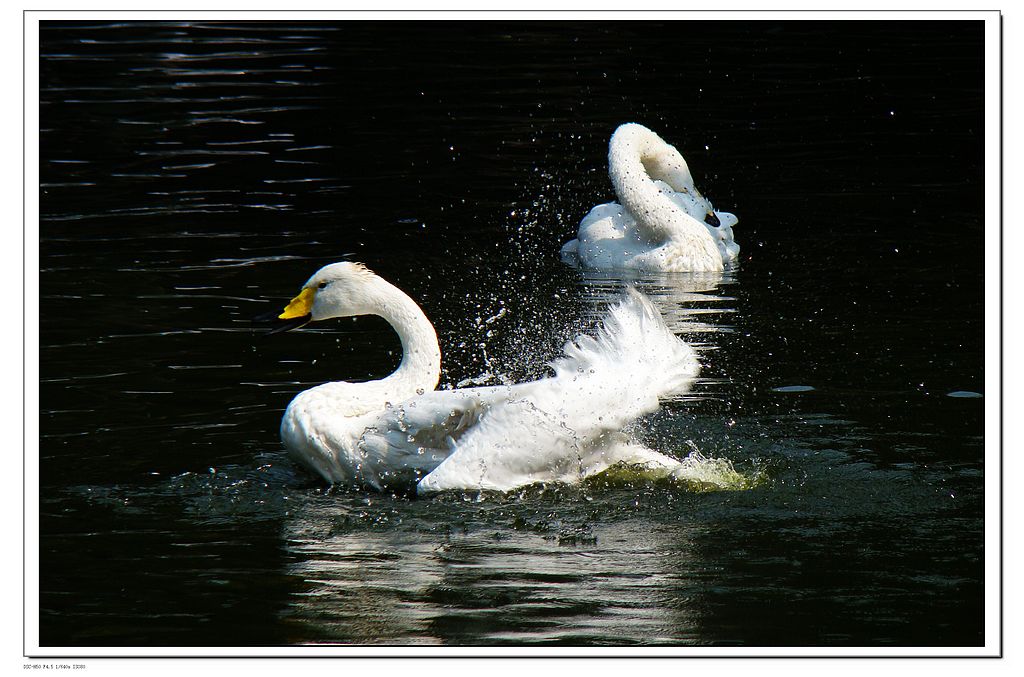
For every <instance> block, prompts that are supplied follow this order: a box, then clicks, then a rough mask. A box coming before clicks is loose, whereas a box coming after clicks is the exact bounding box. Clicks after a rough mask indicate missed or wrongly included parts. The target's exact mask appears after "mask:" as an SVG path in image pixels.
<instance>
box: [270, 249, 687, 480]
mask: <svg viewBox="0 0 1024 677" xmlns="http://www.w3.org/2000/svg"><path fill="white" fill-rule="evenodd" d="M353 315H380V316H381V317H383V318H384V319H386V320H387V321H388V322H389V323H390V324H391V326H392V327H393V328H394V329H395V331H396V332H397V333H398V336H399V338H400V339H401V342H402V348H403V351H404V354H403V356H402V361H401V364H400V365H399V366H398V369H397V370H396V371H395V372H394V373H392V374H391V375H390V376H388V377H387V378H383V379H380V380H377V381H369V382H366V383H347V382H344V381H336V382H332V383H325V384H323V385H320V386H317V387H315V388H311V389H309V390H306V391H304V392H302V393H299V394H298V395H297V396H296V397H295V399H293V400H292V402H291V404H289V405H288V409H287V411H285V414H284V418H283V420H282V421H281V439H282V441H283V442H284V445H285V447H287V449H288V451H289V453H290V454H291V456H292V457H293V458H295V459H296V460H297V461H299V462H300V463H302V464H303V465H305V466H307V467H309V468H310V469H312V470H313V471H315V472H316V473H318V474H319V475H321V476H322V477H323V478H324V479H325V480H327V481H328V482H332V483H335V482H337V483H353V484H359V485H362V486H369V487H373V488H376V489H384V488H399V489H400V488H411V487H413V486H415V487H416V490H417V491H418V492H419V493H421V494H425V493H430V492H435V491H441V490H446V489H468V490H476V489H488V490H498V491H507V490H510V489H513V488H516V487H519V486H523V485H527V484H533V483H537V482H552V481H558V482H573V481H577V480H579V479H581V478H583V477H587V476H590V475H593V474H595V473H598V472H601V471H603V470H605V469H607V468H609V467H610V466H612V465H615V464H618V463H627V464H637V465H642V466H645V468H646V469H648V470H651V471H656V472H664V473H665V474H669V473H677V472H678V473H683V474H684V475H685V474H686V473H689V472H691V471H693V470H694V468H693V464H692V463H689V464H687V463H685V462H684V463H680V462H678V461H676V460H674V459H672V458H669V457H668V456H665V455H663V454H660V453H658V452H655V451H652V450H650V449H646V448H644V447H642V446H640V445H638V444H636V443H634V442H631V441H630V440H629V439H628V438H627V437H626V436H625V435H624V434H623V433H622V432H620V431H621V430H622V428H623V426H625V425H626V424H628V423H629V422H631V421H633V420H634V419H636V418H637V417H639V416H641V415H643V414H646V413H649V412H652V411H655V410H656V409H657V407H658V399H659V398H661V397H665V396H669V395H673V394H681V393H684V392H686V391H687V390H689V387H690V385H691V384H692V382H693V380H694V378H695V377H696V375H697V372H698V370H699V365H698V362H697V358H696V355H695V354H694V351H693V349H692V348H691V347H690V346H689V345H687V344H686V343H685V342H683V341H681V340H680V339H678V338H676V336H675V335H673V334H672V332H671V331H669V330H668V329H667V328H666V327H665V324H664V322H663V321H662V318H661V316H660V314H659V313H658V311H657V309H655V308H654V306H653V305H651V303H650V301H648V300H647V299H646V298H645V297H644V296H642V295H641V294H640V293H639V292H637V291H635V290H632V289H630V290H629V291H628V292H627V294H626V295H625V297H624V298H623V299H622V300H621V301H620V302H619V303H618V304H616V305H614V306H613V307H612V308H610V310H609V311H608V314H607V316H606V318H605V320H604V323H603V326H602V327H601V328H600V329H599V331H598V333H597V336H596V337H593V338H592V337H590V336H585V335H584V336H579V337H577V338H576V339H575V341H573V342H570V343H567V344H566V346H565V348H564V355H563V356H561V357H560V358H559V359H557V360H556V361H555V362H553V363H551V365H550V366H551V367H552V368H553V370H554V375H553V376H550V377H548V378H542V379H540V380H538V381H532V382H529V383H522V384H518V385H513V386H495V387H480V388H466V389H459V390H438V391H435V390H434V388H435V387H436V386H437V383H438V379H439V378H440V374H441V352H440V349H439V348H438V343H437V335H436V334H435V333H434V328H433V326H432V325H431V324H430V321H429V320H428V319H427V317H426V316H425V315H424V314H423V311H421V310H420V308H419V306H417V305H416V303H415V302H414V301H413V300H412V299H411V298H409V297H408V296H407V295H406V294H405V293H403V292H402V291H401V290H399V289H398V288H397V287H395V286H393V285H391V284H390V283H388V282H386V281H385V280H383V279H382V278H380V277H378V276H377V275H375V274H373V273H372V272H370V271H369V270H368V269H367V268H366V267H364V266H363V265H361V264H358V263H349V262H343V263H334V264H331V265H328V266H325V267H324V268H321V269H320V270H319V271H317V273H316V274H315V275H313V277H311V278H310V279H309V281H308V282H306V284H305V286H304V287H303V288H302V292H301V293H300V294H299V295H298V296H296V297H295V298H294V299H293V300H292V301H291V302H290V303H289V304H288V306H287V307H286V308H285V310H284V312H283V313H281V314H280V315H279V316H278V318H279V320H280V326H279V327H278V328H276V329H275V330H274V332H275V333H276V332H277V331H284V330H288V329H294V328H296V327H299V326H302V325H303V324H306V323H307V322H310V321H313V320H325V319H329V318H333V317H348V316H353ZM696 470H697V471H699V469H696Z"/></svg>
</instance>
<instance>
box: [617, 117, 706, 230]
mask: <svg viewBox="0 0 1024 677" xmlns="http://www.w3.org/2000/svg"><path fill="white" fill-rule="evenodd" d="M608 176H609V177H610V178H611V181H612V185H613V186H614V187H615V194H616V195H617V196H618V198H619V202H620V203H621V204H622V206H624V207H625V208H626V209H628V210H629V211H630V213H631V214H632V215H633V217H634V218H635V219H636V221H637V223H638V224H640V225H641V226H642V228H643V229H644V230H645V231H646V232H647V234H648V236H649V237H650V238H651V239H652V240H654V241H665V240H668V239H671V238H674V237H679V236H680V235H692V236H695V237H698V238H700V239H702V240H703V239H707V240H708V241H709V242H710V241H711V238H710V235H709V234H708V231H707V228H706V227H705V226H704V224H702V223H699V222H697V221H696V220H694V219H693V218H692V217H691V216H690V215H689V214H687V213H686V212H685V211H683V210H682V209H681V208H680V207H679V206H678V205H677V204H675V203H674V202H673V201H672V200H671V199H670V198H669V197H668V196H667V195H665V194H663V193H662V192H661V191H660V190H658V186H656V185H655V183H654V181H655V180H659V181H664V182H665V183H667V184H668V185H669V186H671V187H672V189H673V190H675V191H676V192H679V193H688V194H690V195H693V196H694V197H696V198H698V199H701V200H703V198H702V197H701V195H700V193H698V192H697V188H696V187H695V186H694V185H693V177H692V176H691V175H690V168H689V167H687V166H686V160H684V159H683V156H682V155H680V154H679V151H677V150H676V149H675V147H673V146H670V145H669V144H667V143H665V142H664V141H663V140H662V139H661V137H660V136H658V135H657V134H655V133H654V132H652V131H651V130H649V129H647V128H646V127H643V126H641V125H637V124H626V125H622V126H621V127H619V128H618V129H617V130H615V134H613V135H612V140H611V143H610V144H609V145H608Z"/></svg>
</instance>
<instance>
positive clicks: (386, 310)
mask: <svg viewBox="0 0 1024 677" xmlns="http://www.w3.org/2000/svg"><path fill="white" fill-rule="evenodd" d="M375 282H376V284H375V289H374V292H375V293H374V294H373V298H372V299H371V301H370V304H371V307H370V308H369V309H368V311H369V314H373V315H380V316H381V317H383V318H384V319H385V320H387V321H388V324H390V325H391V327H392V328H393V329H394V330H395V332H396V333H397V334H398V338H399V339H401V341H402V362H401V364H399V365H398V369H396V370H395V371H394V372H393V373H392V374H391V375H390V376H388V377H387V378H384V379H381V380H380V381H379V383H380V384H382V385H386V386H388V387H389V388H390V387H394V389H395V390H396V391H397V393H398V394H400V395H404V396H408V397H411V396H412V395H414V394H417V391H421V390H422V391H430V390H434V388H436V387H437V383H438V381H439V380H440V379H441V348H440V346H438V344H437V333H436V332H435V331H434V326H433V325H432V324H430V320H428V319H427V316H426V315H424V314H423V311H422V310H420V307H419V306H418V305H416V302H415V301H413V300H412V299H411V298H409V297H408V296H407V295H406V294H405V292H403V291H402V290H400V289H399V288H398V287H395V286H394V285H392V284H390V283H388V282H386V281H384V280H383V279H381V278H377V280H376V281H375Z"/></svg>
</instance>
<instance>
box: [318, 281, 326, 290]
mask: <svg viewBox="0 0 1024 677" xmlns="http://www.w3.org/2000/svg"><path fill="white" fill-rule="evenodd" d="M325 287H327V283H326V282H321V283H320V284H318V285H317V286H316V288H317V289H324V288H325Z"/></svg>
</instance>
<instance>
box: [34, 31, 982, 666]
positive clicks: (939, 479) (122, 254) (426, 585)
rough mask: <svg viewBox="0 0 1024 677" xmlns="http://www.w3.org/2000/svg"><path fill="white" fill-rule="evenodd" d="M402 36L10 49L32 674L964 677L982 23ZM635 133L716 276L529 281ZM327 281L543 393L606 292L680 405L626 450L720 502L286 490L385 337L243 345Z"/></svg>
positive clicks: (977, 539)
mask: <svg viewBox="0 0 1024 677" xmlns="http://www.w3.org/2000/svg"><path fill="white" fill-rule="evenodd" d="M431 28H432V30H430V31H424V30H423V28H422V25H419V24H416V23H410V22H389V24H388V26H387V30H386V31H382V30H381V29H380V28H379V27H378V26H376V25H375V24H372V23H367V22H338V23H297V22H289V23H282V24H268V23H244V24H233V23H232V24H227V23H216V22H203V23H191V22H173V23H104V22H89V23H82V22H78V23H69V24H48V25H44V28H43V31H42V42H41V45H42V47H41V51H42V57H41V59H40V74H41V76H40V77H41V90H40V99H41V100H40V118H41V125H42V128H41V130H40V172H41V180H42V183H41V186H40V211H41V214H40V245H39V246H40V266H41V271H40V272H41V275H40V295H41V303H42V306H43V312H42V313H41V317H40V337H41V339H40V340H41V345H40V357H41V359H40V376H41V383H40V392H41V401H40V417H41V438H40V449H39V452H40V468H41V477H40V495H41V496H42V497H43V498H42V501H41V505H40V513H41V514H40V532H41V533H40V580H41V589H40V595H39V599H40V634H41V638H42V643H43V644H44V645H50V646H52V645H86V646H90V645H99V646H102V645H110V646H117V645H142V646H146V645H159V646H188V645H224V646H233V645H243V646H245V645H277V644H289V643H311V642H312V643H320V642H345V643H374V644H376V643H391V644H395V643H402V644H405V643H415V644H444V643H448V644H504V643H520V642H531V643H534V642H535V643H565V644H584V645H601V644H633V643H636V644H647V643H672V644H708V645H717V646H723V645H726V646H727V645H734V644H742V645H747V646H769V645H781V646H797V645H804V644H811V645H829V646H854V645H868V646H877V645H895V646H914V645H961V644H962V645H977V644H978V643H980V642H981V639H982V632H983V630H984V628H983V623H982V611H983V607H982V601H981V599H982V593H983V592H984V585H983V580H982V575H981V573H982V565H983V562H984V555H985V553H984V550H983V542H982V527H983V523H984V522H983V501H984V498H985V497H984V492H983V481H984V472H985V467H984V462H983V454H984V450H985V443H986V440H985V439H984V437H983V434H982V429H983V428H982V423H983V420H984V419H983V408H982V406H983V404H984V394H985V385H986V383H985V375H984V372H983V369H982V364H983V358H984V353H983V350H982V347H981V346H982V337H983V331H982V310H983V308H982V304H981V302H980V289H981V284H982V282H983V279H984V275H983V270H982V268H981V263H982V260H983V257H982V256H981V253H982V241H981V233H982V220H981V214H982V213H983V209H982V206H983V205H982V194H981V188H982V186H983V181H982V179H983V176H982V173H981V170H980V167H981V157H982V154H981V150H980V146H979V145H978V139H979V138H980V137H979V135H978V134H979V133H978V130H980V129H981V128H982V126H981V112H982V107H981V102H980V98H979V96H978V93H979V92H980V91H981V85H980V82H981V81H980V77H979V76H978V73H979V72H980V71H979V70H978V69H979V68H980V64H981V63H982V55H981V50H980V44H981V43H980V27H978V28H977V29H975V28H973V27H971V26H968V25H966V24H962V23H960V22H955V21H954V22H941V25H938V24H937V25H933V26H925V25H916V24H912V23H907V22H902V23H900V22H896V23H889V22H870V23H865V24H860V23H855V24H849V25H846V26H844V27H837V26H835V25H831V24H829V25H821V24H817V23H814V22H797V23H793V24H787V23H784V22H773V23H771V24H753V23H746V22H741V21H737V22H726V23H724V24H703V25H702V26H701V30H699V31H689V32H688V39H687V40H686V41H685V42H681V41H680V40H679V34H680V31H679V25H678V24H671V23H670V24H667V25H666V24H652V23H648V22H624V23H615V22H611V23H600V22H598V23H590V24H588V25H587V26H586V27H585V28H582V27H579V26H570V25H566V24H557V23H554V24H547V23H534V24H523V23H511V24H509V23H506V22H503V23H501V24H500V25H490V24H488V25H478V24H460V25H455V24H452V25H448V24H440V23H438V24H434V25H432V27H431ZM640 45H642V46H643V48H642V49H641V48H640V47H639V46H640ZM679 64H686V67H685V68H681V67H680V66H679ZM727 75H728V77H726V76H727ZM971 83H974V84H971ZM711 102H713V104H712V105H709V104H711ZM627 120H635V121H638V122H642V123H647V124H649V125H650V126H652V127H657V128H658V129H659V131H662V132H663V134H664V136H665V138H671V139H673V143H674V144H675V145H677V147H679V148H680V150H681V151H682V152H683V154H684V155H685V156H686V157H687V158H688V159H690V160H692V165H693V166H694V167H700V168H703V170H704V171H706V172H707V174H706V175H705V176H696V177H695V180H696V182H697V184H698V185H701V186H708V190H709V192H712V193H713V194H714V195H716V196H719V195H721V196H722V197H721V198H720V199H721V200H723V202H727V203H728V204H734V205H736V212H737V213H738V215H739V216H740V217H741V218H742V224H743V225H742V233H738V234H737V236H738V237H739V238H740V241H741V243H742V245H743V247H744V250H743V255H742V257H741V258H742V261H741V263H740V266H739V267H738V268H737V269H736V270H730V271H726V272H725V273H722V274H718V275H711V276H707V275H682V274H676V275H640V276H635V277H633V278H625V277H621V276H618V275H606V274H605V275H602V274H591V273H586V274H583V273H580V272H578V271H576V270H573V269H571V268H568V267H566V266H563V265H561V263H560V262H559V260H558V251H559V248H560V247H561V245H562V243H564V242H565V241H566V240H567V239H569V238H570V237H571V235H572V233H574V232H575V231H576V228H577V227H578V224H579V221H580V219H581V218H583V216H584V215H585V213H586V211H587V210H588V209H589V207H590V206H591V205H593V204H595V203H598V202H600V201H602V200H607V199H611V197H612V196H611V194H610V187H609V183H608V179H607V172H606V167H605V162H606V154H607V143H608V137H609V134H610V133H611V131H612V130H613V129H614V128H615V126H617V125H618V124H619V123H621V122H624V121H627ZM837 129H841V130H842V132H843V133H842V134H837V133H836V130H837ZM936 138H941V139H942V143H941V144H939V143H936V142H935V139H936ZM950 163H953V164H954V165H955V166H957V167H959V168H960V171H959V172H958V173H957V175H956V176H951V175H950V173H949V171H948V167H949V166H950ZM951 191H955V193H956V194H957V195H958V200H957V201H956V204H952V205H951V204H950V203H949V201H948V200H947V199H946V198H947V196H948V195H949V194H950V192H951ZM913 232H921V233H924V232H926V233H927V234H928V237H921V238H909V239H908V237H907V235H906V234H907V233H913ZM810 241H813V248H809V247H808V242H810ZM341 259H349V260H360V261H363V262H364V263H366V264H367V265H369V266H370V267H371V268H372V269H374V270H375V271H376V272H377V273H379V274H381V275H382V276H383V277H385V278H386V279H388V280H389V281H391V282H393V283H395V284H396V285H397V286H399V287H400V288H402V289H403V290H405V291H407V292H408V293H409V294H410V295H411V296H412V297H413V298H415V299H416V300H417V301H418V302H419V303H420V304H421V305H422V307H423V308H424V311H425V312H426V313H427V315H428V317H430V319H431V320H432V322H433V323H434V325H435V327H436V328H437V331H438V335H439V339H440V343H441V346H442V352H443V355H444V361H443V370H444V373H443V376H442V384H445V385H447V386H454V385H455V384H458V383H460V382H465V383H496V382H502V381H504V380H508V381H524V380H528V379H533V378H537V377H539V376H541V375H543V374H545V373H546V370H547V367H546V366H545V365H546V362H547V361H548V360H549V359H551V358H552V357H554V356H555V355H556V354H557V352H558V351H559V349H560V347H561V345H562V344H563V343H564V341H566V340H568V339H569V338H571V337H572V336H574V335H575V334H577V333H578V332H580V331H585V330H587V329H589V328H592V327H593V325H594V323H595V322H596V320H597V318H598V317H599V315H600V312H601V311H602V309H603V308H604V307H605V306H606V305H607V304H608V303H609V302H611V301H612V300H614V299H615V298H616V297H617V295H618V294H619V293H620V292H621V289H622V287H623V286H624V285H626V284H635V285H636V286H637V287H638V288H640V289H641V290H642V291H644V292H645V293H646V294H648V295H649V296H650V297H651V298H652V299H653V300H654V301H655V303H656V304H657V305H658V307H659V309H660V310H661V311H662V313H663V315H664V316H665V317H666V320H667V321H668V322H669V324H670V326H671V327H672V328H673V330H674V331H676V332H677V333H678V334H680V335H681V336H683V337H684V338H686V339H687V340H689V341H691V342H693V343H694V344H695V345H697V346H698V348H699V351H700V356H701V362H702V366H703V369H702V373H701V377H700V379H699V380H698V382H697V383H696V384H695V388H694V390H693V393H692V394H691V396H690V397H687V398H684V399H682V400H679V401H675V400H673V401H670V402H667V403H665V405H664V406H663V407H662V410H661V411H659V412H658V413H657V414H656V415H654V416H651V417H649V418H647V419H645V420H644V421H642V422H641V423H640V424H639V425H637V426H635V428H634V429H633V430H631V431H630V432H631V434H632V435H633V436H635V437H636V438H637V439H638V440H639V441H641V442H642V443H644V444H646V445H647V446H649V447H652V448H655V449H658V450H661V451H663V452H665V453H667V454H670V455H672V456H674V457H676V458H680V459H682V458H685V457H687V456H688V455H689V454H691V453H694V452H699V453H700V454H701V455H703V456H704V457H707V458H711V459H720V460H722V461H727V462H728V463H729V464H731V467H732V468H734V469H735V472H736V473H738V475H739V476H740V477H742V478H745V479H746V480H747V481H746V482H740V483H738V484H739V485H741V486H737V487H736V488H738V489H740V490H735V491H707V490H706V487H702V486H700V485H699V484H695V483H690V484H687V483H679V482H672V481H669V480H665V479H661V480H658V479H655V478H651V477H641V476H632V475H629V474H628V473H625V474H619V475H614V474H613V475H608V476H605V477H602V478H596V479H595V480H593V481H590V482H584V483H582V484H581V485H579V486H573V487H564V486H548V487H532V488H530V489H528V490H524V491H522V492H518V493H515V494H512V495H508V496H492V495H484V496H477V495H465V496H462V495H457V496H442V497H438V498H434V499H429V500H412V499H409V498H405V497H394V496H389V495H376V494H373V495H371V494H364V493H361V492H351V491H339V490H328V489H326V488H324V487H322V486H320V485H319V484H318V483H317V482H316V481H315V480H314V479H313V478H311V477H309V476H308V475H306V474H305V473H303V472H302V471H301V470H299V469H297V468H295V467H294V466H293V465H292V464H291V463H290V462H289V461H288V460H287V458H286V457H285V455H284V453H283V451H282V449H281V446H280V442H279V440H278V439H277V429H278V425H279V421H280V416H281V412H282V410H283V409H284V407H285V406H286V405H287V403H288V401H289V400H290V399H291V398H292V397H293V396H294V394H295V393H296V392H298V391H300V390H303V389H305V388H307V387H310V386H311V385H315V384H317V383H321V382H323V381H325V380H328V379H339V378H343V379H347V380H362V379H369V378H378V377H380V376H381V375H383V374H386V373H389V372H390V371H391V370H392V369H393V368H394V367H395V365H396V364H397V362H398V359H399V350H400V348H399V345H398V342H397V339H396V337H395V336H394V333H393V332H392V330H391V329H390V328H389V327H387V326H386V324H384V323H383V322H380V321H377V320H376V319H374V318H361V319H359V320H357V321H347V320H346V321H340V322H335V323H326V324H324V325H323V326H320V327H317V328H310V329H307V330H304V331H302V332H298V333H295V334H294V335H289V336H287V337H280V336H279V337H271V338H269V339H261V338H259V337H258V336H257V335H256V334H255V333H254V332H253V330H252V327H251V325H250V322H249V319H250V318H251V317H253V316H255V315H258V314H260V313H262V312H265V311H267V310H269V309H271V308H273V307H278V306H279V304H280V303H281V301H286V300H287V299H288V298H291V297H292V296H294V293H295V291H296V285H297V283H298V282H299V281H301V280H304V279H306V278H307V277H308V276H309V275H310V274H311V273H312V272H313V271H315V270H316V269H317V268H319V267H320V266H321V265H323V264H325V263H328V262H331V261H336V260H341ZM951 271H955V273H954V274H951ZM951 317H955V318H956V321H955V322H951V321H950V318H951ZM979 396H980V397H979Z"/></svg>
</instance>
